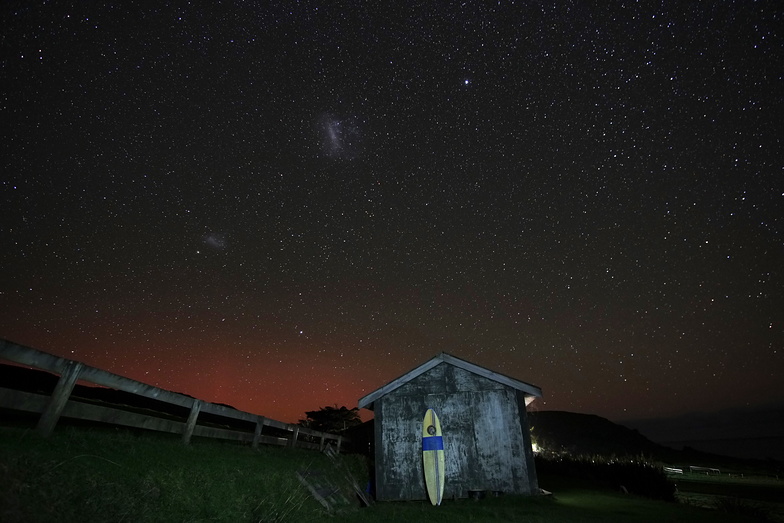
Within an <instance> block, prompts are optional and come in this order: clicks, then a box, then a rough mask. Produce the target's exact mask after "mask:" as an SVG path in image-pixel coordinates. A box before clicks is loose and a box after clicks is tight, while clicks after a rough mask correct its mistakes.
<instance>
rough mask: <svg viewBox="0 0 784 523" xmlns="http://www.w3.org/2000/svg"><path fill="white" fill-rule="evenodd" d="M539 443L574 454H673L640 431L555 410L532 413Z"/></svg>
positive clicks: (547, 447) (608, 421)
mask: <svg viewBox="0 0 784 523" xmlns="http://www.w3.org/2000/svg"><path fill="white" fill-rule="evenodd" d="M528 422H529V424H530V426H531V427H532V429H531V431H532V433H533V435H534V438H535V439H536V442H537V444H538V445H539V446H540V447H542V448H544V449H547V450H552V451H556V452H560V451H566V452H568V453H569V454H572V455H580V454H583V455H595V454H599V455H606V456H610V455H615V456H640V455H644V456H649V457H652V456H656V457H658V456H662V455H664V454H667V453H668V452H670V451H671V449H668V448H666V447H663V446H662V445H659V444H657V443H654V442H652V441H651V440H649V439H648V438H646V437H645V436H643V435H642V434H640V433H639V432H637V431H636V430H632V429H629V428H626V427H624V426H622V425H618V424H616V423H613V422H612V421H610V420H608V419H605V418H602V417H600V416H595V415H593V414H577V413H575V412H564V411H555V410H549V411H547V410H545V411H535V412H529V413H528Z"/></svg>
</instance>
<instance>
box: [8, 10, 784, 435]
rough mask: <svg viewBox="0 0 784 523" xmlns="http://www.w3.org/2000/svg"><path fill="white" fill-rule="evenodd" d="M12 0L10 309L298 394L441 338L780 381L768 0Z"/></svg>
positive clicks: (692, 402)
mask: <svg viewBox="0 0 784 523" xmlns="http://www.w3.org/2000/svg"><path fill="white" fill-rule="evenodd" d="M273 4H274V5H272V6H269V5H266V4H262V3H259V4H257V3H253V2H232V1H227V2H222V3H218V4H215V5H209V6H208V5H200V6H198V7H196V6H193V5H188V4H187V3H179V2H167V3H163V4H161V5H158V6H150V7H142V6H138V5H130V4H129V5H124V4H112V3H90V4H85V5H82V4H77V5H63V4H60V3H49V2H36V3H31V2H6V3H4V4H3V7H2V13H3V20H4V23H3V27H4V29H3V36H2V49H3V51H2V62H1V66H2V76H3V83H2V99H1V103H2V105H0V114H2V120H3V121H4V122H5V125H4V126H2V145H0V147H1V148H2V149H1V150H2V159H3V175H2V177H1V180H0V181H1V182H2V185H0V191H2V197H1V198H0V202H2V207H3V216H4V219H3V235H2V246H3V249H2V253H0V267H2V271H0V337H4V338H7V339H10V340H13V341H15V342H17V343H21V344H24V345H29V346H32V347H34V348H37V349H40V350H44V351H47V352H51V353H54V354H58V355H62V356H65V357H68V358H72V359H77V360H80V361H83V362H85V363H88V364H90V365H93V366H97V367H100V368H104V369H107V370H110V371H113V372H116V373H118V374H122V375H125V376H128V377H131V378H134V379H138V380H140V381H144V382H146V383H150V384H154V385H157V386H160V387H162V388H166V389H170V390H175V391H179V392H185V393H188V394H191V395H194V396H197V397H199V398H202V399H205V400H209V401H216V402H222V403H228V404H231V405H233V406H235V407H237V408H240V409H242V410H247V411H251V412H256V413H259V414H263V415H266V416H269V417H273V418H276V419H280V420H284V421H296V420H297V419H298V418H300V417H302V416H303V414H304V412H305V411H306V410H314V409H316V408H318V407H320V406H324V405H332V404H338V405H346V406H349V407H352V406H355V405H356V400H357V399H358V398H359V397H361V396H363V395H365V394H367V393H369V392H371V391H373V390H375V389H377V388H378V387H380V386H381V385H383V384H385V383H387V382H388V381H391V380H392V379H394V378H396V377H397V376H399V375H401V374H402V373H404V372H407V371H408V370H410V369H412V368H413V367H415V366H417V365H419V364H420V363H422V362H424V361H426V360H427V359H429V358H431V357H432V356H433V355H434V354H436V353H437V352H439V351H447V352H449V353H451V354H454V355H456V356H458V357H461V358H464V359H467V360H469V361H472V362H474V363H477V364H479V365H482V366H486V367H488V368H491V369H493V370H498V371H500V372H503V373H506V374H508V375H510V376H513V377H515V378H518V379H521V380H524V381H528V382H531V383H534V384H536V385H538V386H540V387H541V388H542V389H543V391H544V394H545V397H544V400H543V401H541V400H540V401H539V402H538V404H539V408H546V409H560V410H571V411H576V412H587V413H594V414H599V415H602V416H606V417H609V418H611V419H624V418H632V417H637V418H642V417H653V416H660V415H671V414H679V413H685V412H690V411H698V410H712V409H718V408H723V407H728V406H740V405H754V404H762V403H772V402H782V401H784V388H782V387H781V385H780V376H781V374H782V373H783V372H784V357H783V355H782V350H784V333H783V332H782V311H784V292H783V290H784V289H783V286H782V267H784V256H782V254H784V249H783V245H782V230H783V228H784V207H783V206H782V203H784V183H782V180H783V179H784V178H783V177H782V174H784V173H782V170H783V168H784V164H783V163H782V158H784V154H782V153H784V151H783V150H782V135H783V134H782V125H781V123H780V122H781V121H782V118H781V115H782V107H781V105H782V102H781V100H782V79H783V76H782V75H783V72H784V66H782V64H784V52H783V51H782V50H783V49H784V48H783V47H782V39H781V34H780V28H781V27H782V9H781V7H780V6H779V5H778V3H777V2H773V1H769V2H766V1H760V2H748V1H736V2H733V1H723V2H703V3H699V4H694V5H692V4H690V3H683V2H658V3H645V2H611V3H609V4H608V3H596V2H594V3H585V2H565V3H564V2H554V3H548V2H511V1H501V2H469V3H465V4H463V5H452V6H446V5H441V4H433V5H415V4H411V5H408V6H407V7H405V8H403V7H401V6H399V5H396V6H394V7H393V6H391V5H390V6H385V5H371V4H368V3H363V2H358V1H355V2H347V3H345V5H340V6H336V5H333V4H331V3H325V4H321V3H319V2H315V1H314V2H273Z"/></svg>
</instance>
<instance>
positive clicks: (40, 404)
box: [0, 339, 347, 450]
mask: <svg viewBox="0 0 784 523" xmlns="http://www.w3.org/2000/svg"><path fill="white" fill-rule="evenodd" d="M0 360H7V361H10V362H13V363H16V364H18V365H23V366H26V367H32V368H35V369H40V370H44V371H47V372H51V373H53V374H57V375H59V379H58V380H57V385H56V386H55V388H54V391H53V392H52V394H51V396H46V395H43V394H37V393H32V392H26V391H21V390H16V389H10V388H5V387H2V386H1V385H2V384H0V408H5V409H12V410H18V411H25V412H33V413H39V414H40V415H41V416H40V417H39V419H38V425H37V430H38V431H39V432H40V433H41V434H42V435H44V436H49V435H50V434H51V433H52V432H53V431H54V428H55V426H56V425H57V422H58V421H59V419H60V418H61V417H66V418H75V419H81V420H89V421H98V422H104V423H110V424H114V425H122V426H128V427H134V428H141V429H148V430H155V431H162V432H170V433H175V434H181V435H182V441H183V443H185V444H187V443H189V442H190V440H191V438H192V436H200V437H207V438H219V439H229V440H235V441H243V442H249V443H251V445H252V446H253V447H254V448H255V447H257V446H258V445H259V444H266V445H281V446H289V447H301V448H311V449H320V450H321V449H323V448H324V447H325V445H326V444H327V443H328V442H330V441H334V442H335V443H336V446H337V449H338V450H340V448H341V444H342V443H344V442H346V441H347V440H346V439H345V438H343V437H342V436H340V435H336V434H329V433H326V432H319V431H315V430H311V429H308V428H306V427H301V426H299V425H294V424H291V423H283V422H281V421H277V420H274V419H270V418H266V417H264V416H259V415H256V414H251V413H249V412H243V411H240V410H236V409H233V408H231V407H227V406H224V405H218V404H215V403H210V402H207V401H202V400H199V399H196V398H193V397H191V396H187V395H185V394H179V393H176V392H172V391H168V390H165V389H161V388H158V387H154V386H152V385H147V384H146V383H142V382H139V381H136V380H132V379H130V378H126V377H123V376H120V375H117V374H113V373H111V372H108V371H105V370H101V369H97V368H95V367H90V366H89V365H85V364H83V363H80V362H78V361H74V360H69V359H66V358H61V357H59V356H54V355H52V354H48V353H46V352H42V351H39V350H37V349H33V348H30V347H25V346H23V345H18V344H16V343H13V342H10V341H8V340H4V339H0ZM77 381H82V382H86V383H92V384H94V385H99V386H102V387H107V388H109V389H114V390H119V391H123V392H127V393H130V394H133V395H136V396H141V397H144V398H148V399H152V400H156V401H160V402H163V403H166V404H169V405H174V406H176V407H182V408H184V409H187V412H188V416H187V419H184V420H183V419H177V417H176V416H174V417H172V416H167V415H166V414H165V413H162V412H158V413H156V412H150V411H148V410H147V409H145V412H144V413H140V412H138V411H137V412H134V411H132V410H126V409H123V408H118V407H119V406H118V405H115V406H107V405H98V404H94V403H89V402H85V401H79V398H76V397H73V396H72V395H71V393H72V392H73V390H74V387H75V385H76V382H77ZM137 410H138V409H137ZM148 412H149V413H148ZM203 414H210V415H213V416H218V417H220V418H228V419H229V420H237V421H240V422H244V424H245V425H248V426H252V427H253V431H252V432H251V431H250V430H248V431H244V430H239V429H236V428H221V427H216V426H210V425H206V424H204V423H200V419H199V416H200V415H203ZM265 427H269V428H268V429H267V432H268V434H264V430H265ZM271 429H274V430H271ZM269 432H275V433H276V434H269ZM281 434H283V435H284V436H281ZM306 439H307V440H310V441H307V440H306ZM316 441H318V443H316Z"/></svg>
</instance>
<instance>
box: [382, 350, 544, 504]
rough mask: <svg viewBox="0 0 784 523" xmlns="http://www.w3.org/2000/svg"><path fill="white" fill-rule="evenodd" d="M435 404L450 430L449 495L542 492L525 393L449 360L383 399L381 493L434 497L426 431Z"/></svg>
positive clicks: (391, 497) (389, 496) (445, 429)
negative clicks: (427, 473) (428, 487)
mask: <svg viewBox="0 0 784 523" xmlns="http://www.w3.org/2000/svg"><path fill="white" fill-rule="evenodd" d="M428 408H433V409H435V411H436V413H437V414H438V416H439V418H440V419H441V426H442V429H443V433H444V453H445V456H446V467H445V468H446V470H445V474H446V478H445V487H444V497H445V498H452V497H465V496H466V495H467V493H468V490H471V489H485V490H500V491H502V492H506V493H521V494H528V493H533V492H535V491H536V490H538V485H537V481H536V471H535V469H534V466H533V454H532V453H531V449H530V434H529V432H528V423H527V417H526V411H525V401H524V395H523V394H522V393H518V391H517V390H515V389H513V388H512V387H509V386H506V385H504V384H501V383H498V382H496V381H493V380H490V379H488V378H485V377H482V376H479V375H477V374H474V373H472V372H469V371H467V370H464V369H461V368H458V367H455V366H453V365H449V364H445V363H442V364H440V365H437V366H436V367H433V368H432V369H430V370H429V371H427V372H425V373H423V374H421V375H419V376H417V377H416V378H414V379H412V380H411V381H409V382H408V383H405V384H404V385H402V386H401V387H399V388H398V389H396V390H394V391H392V392H390V393H389V394H386V395H384V396H382V397H381V398H379V399H377V400H376V403H375V419H376V497H377V498H378V499H381V500H409V499H425V498H426V491H425V484H424V474H423V471H422V451H421V449H422V444H421V441H422V440H421V433H422V418H423V417H424V414H425V411H426V410H427V409H428Z"/></svg>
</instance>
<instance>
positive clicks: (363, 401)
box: [358, 352, 542, 410]
mask: <svg viewBox="0 0 784 523" xmlns="http://www.w3.org/2000/svg"><path fill="white" fill-rule="evenodd" d="M442 363H448V364H449V365H454V366H455V367H459V368H461V369H464V370H467V371H468V372H473V373H474V374H478V375H479V376H483V377H485V378H488V379H491V380H493V381H497V382H498V383H501V384H503V385H508V386H509V387H512V388H514V389H517V390H519V391H522V392H523V393H525V395H526V402H525V403H526V405H527V404H529V403H530V402H531V401H533V400H534V398H541V397H542V389H540V388H539V387H537V386H536V385H531V384H530V383H526V382H524V381H520V380H516V379H514V378H510V377H509V376H505V375H504V374H499V373H497V372H494V371H492V370H489V369H486V368H484V367H480V366H479V365H475V364H473V363H471V362H468V361H465V360H462V359H460V358H457V357H455V356H452V355H451V354H447V353H446V352H442V353H441V354H438V355H436V356H435V357H434V358H432V359H430V360H428V361H426V362H425V363H423V364H422V365H420V366H419V367H417V368H415V369H414V370H411V371H409V372H407V373H405V374H403V375H402V376H400V377H399V378H397V379H395V380H392V381H390V382H389V383H387V384H386V385H384V386H383V387H381V388H380V389H378V390H375V391H373V392H371V393H370V394H368V395H367V396H364V397H362V398H360V399H359V402H358V406H359V408H360V409H363V408H365V409H370V410H373V403H374V402H375V401H376V400H377V399H378V398H380V397H381V396H384V395H386V394H389V393H390V392H392V391H393V390H395V389H397V388H398V387H400V386H402V385H404V384H405V383H408V382H409V381H411V380H413V379H414V378H416V377H417V376H419V375H420V374H423V373H425V372H427V371H429V370H430V369H432V368H433V367H435V366H436V365H441V364H442Z"/></svg>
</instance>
